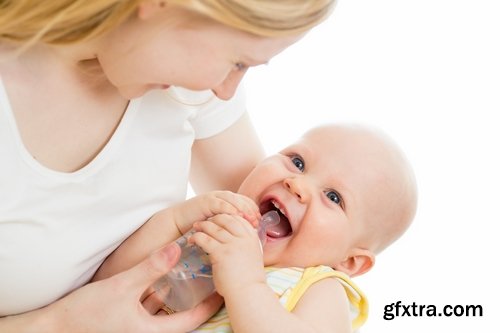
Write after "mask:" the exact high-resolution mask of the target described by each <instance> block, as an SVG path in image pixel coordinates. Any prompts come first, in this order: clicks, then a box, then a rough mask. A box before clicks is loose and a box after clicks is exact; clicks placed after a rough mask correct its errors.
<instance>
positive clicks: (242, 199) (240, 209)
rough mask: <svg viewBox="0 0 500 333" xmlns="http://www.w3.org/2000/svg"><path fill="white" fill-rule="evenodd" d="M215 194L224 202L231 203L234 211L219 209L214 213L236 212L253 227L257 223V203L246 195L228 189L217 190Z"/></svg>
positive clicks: (258, 217)
mask: <svg viewBox="0 0 500 333" xmlns="http://www.w3.org/2000/svg"><path fill="white" fill-rule="evenodd" d="M215 195H216V196H217V197H218V198H220V199H221V200H223V201H225V202H226V203H228V204H230V205H232V206H233V207H234V208H235V210H236V211H232V212H228V211H219V212H216V213H228V214H238V215H241V216H243V217H244V218H245V219H246V220H247V221H249V222H250V223H251V224H252V225H253V226H254V227H255V226H257V225H258V221H259V219H260V211H259V208H258V207H257V204H256V203H255V202H254V201H253V200H252V199H250V198H249V197H247V196H244V195H241V194H238V193H233V192H230V191H217V192H215Z"/></svg>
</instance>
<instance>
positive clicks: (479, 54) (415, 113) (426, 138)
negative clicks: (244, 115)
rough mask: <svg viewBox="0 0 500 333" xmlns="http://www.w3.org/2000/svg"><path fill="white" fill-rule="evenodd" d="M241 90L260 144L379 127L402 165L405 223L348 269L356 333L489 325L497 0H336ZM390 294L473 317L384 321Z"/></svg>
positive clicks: (498, 69) (495, 202)
mask: <svg viewBox="0 0 500 333" xmlns="http://www.w3.org/2000/svg"><path fill="white" fill-rule="evenodd" d="M246 86H247V92H248V100H249V101H248V108H249V111H250V114H251V116H252V119H253V121H254V123H255V126H256V128H257V130H258V132H259V134H260V136H261V138H262V140H263V142H264V145H265V147H266V149H267V152H268V153H269V154H270V153H274V152H276V151H278V150H279V149H281V148H283V147H285V146H286V145H288V144H290V143H291V142H292V141H294V140H295V139H297V138H298V137H299V136H300V135H301V134H302V133H303V132H304V131H305V130H306V129H308V128H310V127H312V126H314V125H318V124H320V123H323V122H345V121H355V122H364V123H368V124H372V125H375V126H378V127H380V128H382V129H383V130H385V131H386V132H388V133H389V135H391V136H392V137H393V138H394V139H396V140H397V141H398V142H399V144H400V145H401V147H402V148H403V150H404V151H406V153H407V155H408V157H409V159H410V161H411V162H412V164H413V166H414V168H415V172H416V174H417V178H418V185H419V194H420V198H419V200H420V202H419V210H418V214H417V217H416V220H415V222H414V224H413V225H412V227H411V228H410V229H409V230H408V232H407V233H406V234H405V235H404V236H403V237H402V238H401V239H400V240H399V241H398V242H396V243H395V244H394V245H393V246H392V247H390V248H389V249H387V250H386V251H385V252H383V253H382V254H381V255H380V256H379V257H378V258H377V263H376V265H375V267H374V269H373V270H372V271H370V272H369V273H368V274H366V275H365V276H362V277H359V278H356V281H357V283H358V284H359V285H360V286H361V287H362V288H363V289H364V290H365V292H366V293H367V294H368V296H369V299H370V306H371V308H370V318H369V320H368V322H367V324H366V326H365V327H364V329H363V330H362V331H363V332H398V333H400V332H478V331H481V330H482V331H485V330H488V331H496V330H497V329H498V326H499V325H498V323H497V322H496V321H495V325H494V320H493V319H494V318H495V317H498V316H499V315H500V305H499V304H498V300H497V299H496V298H498V296H500V274H499V273H498V271H499V268H498V267H497V266H498V265H499V259H498V254H500V251H499V246H498V238H499V237H498V233H497V231H498V230H499V228H498V225H499V224H500V213H499V211H500V195H499V191H500V176H499V173H500V158H499V154H500V129H499V128H498V127H499V125H498V124H499V123H500V121H499V120H498V117H499V113H500V112H499V111H500V1H498V0H473V1H471V0H468V1H465V0H419V1H409V0H377V1H374V0H340V2H339V3H338V5H337V8H336V9H335V11H334V13H333V15H332V17H331V18H330V19H329V20H328V21H326V22H325V23H323V24H321V25H320V26H319V27H317V28H315V29H314V30H313V31H312V32H310V33H309V34H308V35H306V37H305V38H304V39H303V40H301V41H300V42H298V43H297V44H295V45H293V46H292V47H290V48H289V49H287V50H286V51H285V52H283V53H282V54H280V55H278V56H277V57H275V58H274V59H273V60H272V61H271V62H270V63H269V65H266V66H260V67H258V68H255V69H252V70H250V72H249V73H248V74H247V78H246ZM396 301H401V302H402V303H404V304H412V303H413V302H415V303H416V304H422V305H431V304H432V305H436V306H438V307H442V306H444V305H446V304H452V305H466V304H474V305H481V306H482V307H483V317H476V318H473V317H468V318H467V317H460V318H458V317H434V318H429V317H413V316H412V317H408V316H405V317H399V318H395V319H394V320H392V321H386V320H384V319H383V318H382V316H383V310H384V305H386V304H390V303H393V302H396Z"/></svg>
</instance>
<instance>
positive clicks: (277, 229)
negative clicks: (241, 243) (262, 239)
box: [266, 214, 292, 238]
mask: <svg viewBox="0 0 500 333" xmlns="http://www.w3.org/2000/svg"><path fill="white" fill-rule="evenodd" d="M291 232H292V227H291V226H290V223H289V222H288V219H287V218H286V217H285V216H283V215H282V214H280V223H278V224H277V225H273V226H269V227H268V228H267V229H266V234H267V235H268V236H269V237H272V238H280V237H285V236H288V235H289V234H290V233H291Z"/></svg>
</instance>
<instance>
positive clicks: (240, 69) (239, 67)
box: [234, 62, 248, 72]
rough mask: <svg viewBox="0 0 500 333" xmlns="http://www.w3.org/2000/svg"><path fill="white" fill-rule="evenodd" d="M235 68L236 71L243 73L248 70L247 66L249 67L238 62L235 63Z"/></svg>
mask: <svg viewBox="0 0 500 333" xmlns="http://www.w3.org/2000/svg"><path fill="white" fill-rule="evenodd" d="M234 67H236V70H237V71H239V72H241V71H245V70H247V68H248V66H247V65H245V64H244V63H242V62H237V63H235V64H234Z"/></svg>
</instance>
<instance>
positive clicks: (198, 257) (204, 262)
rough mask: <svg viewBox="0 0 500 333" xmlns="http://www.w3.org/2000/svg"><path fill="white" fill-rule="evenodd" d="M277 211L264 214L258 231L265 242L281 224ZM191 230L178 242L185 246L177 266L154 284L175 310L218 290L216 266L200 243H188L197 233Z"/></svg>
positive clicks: (184, 307)
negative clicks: (271, 229) (270, 229)
mask: <svg viewBox="0 0 500 333" xmlns="http://www.w3.org/2000/svg"><path fill="white" fill-rule="evenodd" d="M279 219H280V218H279V215H278V213H277V212H276V211H270V212H267V213H266V214H264V216H263V217H262V219H261V223H260V226H259V230H258V235H259V239H260V241H261V244H262V245H263V244H265V238H266V232H265V231H266V228H267V227H269V226H271V225H274V224H278V223H279ZM194 232H195V231H194V230H191V231H189V232H188V233H186V234H185V235H183V236H181V237H179V238H178V239H177V240H176V241H175V242H176V243H177V244H178V245H179V246H180V248H181V257H180V259H179V262H178V263H177V265H176V266H175V267H174V268H173V269H172V270H171V271H170V272H168V273H167V274H166V275H164V276H163V277H161V278H160V279H158V280H157V281H156V282H155V284H154V289H155V291H156V293H157V294H158V295H159V296H160V297H161V298H162V300H163V302H164V303H165V304H166V305H167V306H168V307H169V308H170V309H172V310H174V311H184V310H187V309H191V308H193V307H194V306H196V305H197V304H199V303H200V302H201V301H203V300H204V299H205V298H207V297H208V296H209V295H210V294H212V293H213V292H214V291H215V286H214V283H213V280H212V265H211V264H210V259H209V257H208V255H207V254H206V253H205V252H204V251H203V250H202V249H201V248H200V247H199V246H197V245H195V244H188V238H189V237H190V236H191V235H192V234H193V233H194Z"/></svg>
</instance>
